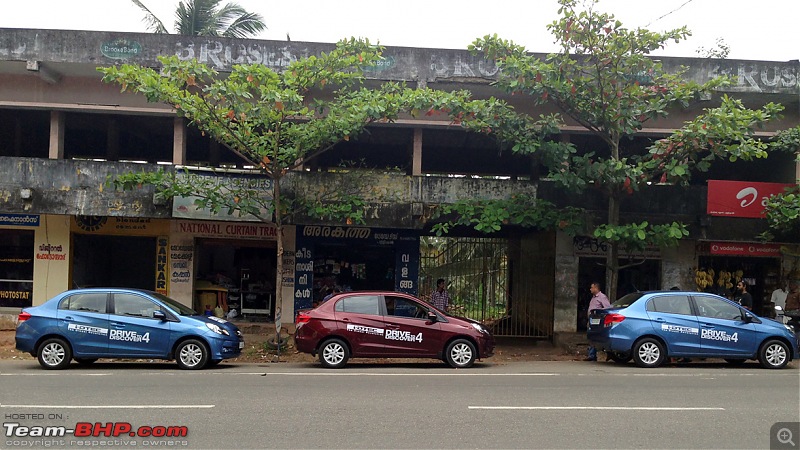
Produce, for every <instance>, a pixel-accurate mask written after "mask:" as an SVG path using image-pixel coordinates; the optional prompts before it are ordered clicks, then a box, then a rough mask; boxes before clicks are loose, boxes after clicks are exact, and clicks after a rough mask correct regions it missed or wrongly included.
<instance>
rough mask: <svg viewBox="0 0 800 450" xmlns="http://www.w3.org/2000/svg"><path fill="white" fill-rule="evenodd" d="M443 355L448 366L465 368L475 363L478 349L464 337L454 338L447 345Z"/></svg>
mask: <svg viewBox="0 0 800 450" xmlns="http://www.w3.org/2000/svg"><path fill="white" fill-rule="evenodd" d="M444 356H445V358H446V360H447V364H449V365H450V367H454V368H456V369H466V368H467V367H470V366H472V364H474V363H475V359H477V357H478V351H477V350H476V349H475V344H473V343H472V342H470V341H468V340H466V339H456V340H455V341H453V342H451V343H450V344H449V345H448V346H447V349H446V350H445V352H444Z"/></svg>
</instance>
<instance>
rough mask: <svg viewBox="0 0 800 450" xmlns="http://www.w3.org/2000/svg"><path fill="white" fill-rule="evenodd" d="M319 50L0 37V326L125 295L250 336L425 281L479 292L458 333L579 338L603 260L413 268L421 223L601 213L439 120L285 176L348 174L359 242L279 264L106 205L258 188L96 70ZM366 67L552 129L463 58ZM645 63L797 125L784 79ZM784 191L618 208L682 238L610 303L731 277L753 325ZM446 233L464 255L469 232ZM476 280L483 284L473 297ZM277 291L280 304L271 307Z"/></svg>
mask: <svg viewBox="0 0 800 450" xmlns="http://www.w3.org/2000/svg"><path fill="white" fill-rule="evenodd" d="M331 47H332V46H331V45H329V44H315V43H302V42H277V41H258V40H235V39H225V38H205V37H204V38H199V37H186V36H174V35H152V34H136V33H111V32H84V31H59V30H22V29H0V171H2V174H3V177H2V179H0V242H2V243H0V250H2V254H0V258H1V259H0V313H6V314H10V315H16V313H17V312H18V311H19V308H21V307H24V306H28V305H32V304H34V305H35V304H40V303H42V302H44V301H45V300H46V299H48V298H50V297H51V296H53V295H54V294H56V293H58V292H61V291H63V290H65V289H69V288H72V287H78V286H99V285H104V286H107V285H125V286H131V287H141V288H147V289H152V290H156V291H159V292H162V293H166V294H167V295H169V296H171V297H174V298H176V299H177V300H179V301H181V302H183V303H185V304H187V305H191V306H192V307H193V308H195V309H198V310H201V309H202V308H203V307H204V306H205V304H208V303H209V302H212V303H213V304H222V305H223V306H224V307H225V309H226V310H230V309H238V310H237V312H238V313H239V315H240V316H244V318H248V317H252V318H253V319H255V320H261V319H265V320H272V319H274V313H275V310H276V307H277V306H280V307H281V308H282V311H283V318H284V319H283V321H284V322H287V321H289V319H288V318H291V317H294V314H293V313H294V311H295V310H297V309H300V308H306V307H310V306H311V305H312V304H313V302H314V301H315V300H318V299H319V298H320V297H321V296H322V295H323V294H324V292H325V291H326V289H328V288H330V287H335V286H340V287H343V288H352V289H387V290H398V291H404V292H409V293H413V294H417V295H422V296H424V295H425V294H426V293H427V292H429V291H430V289H431V287H432V286H431V283H433V280H434V279H435V278H436V277H438V275H437V274H441V275H443V276H445V277H446V278H450V279H453V280H456V279H457V280H460V281H458V283H463V284H461V285H457V286H454V289H458V288H459V286H460V288H461V289H463V292H464V294H463V295H464V296H465V297H467V296H472V293H476V292H478V291H480V295H478V294H475V296H474V298H470V299H469V301H467V300H464V305H465V307H467V305H468V304H469V305H472V306H475V310H474V313H472V312H471V313H470V315H471V316H473V317H475V318H478V319H481V320H484V321H485V322H488V323H492V324H495V325H496V326H497V327H496V328H495V331H496V332H497V333H498V334H506V335H519V336H530V337H537V338H552V337H553V335H554V334H556V333H559V332H572V331H577V330H580V329H581V327H582V326H583V324H584V323H585V317H584V316H583V315H584V314H585V313H584V310H585V307H586V304H588V297H589V294H588V285H589V283H590V282H591V281H595V280H602V279H603V278H604V275H603V274H602V270H603V269H602V268H601V266H600V265H598V264H597V263H598V262H601V261H602V259H603V258H604V256H605V251H606V250H607V248H606V247H605V245H604V244H603V243H602V242H598V241H596V240H594V239H592V238H589V237H572V236H568V235H566V234H564V233H561V232H556V231H552V232H530V231H525V230H515V229H508V230H503V231H502V232H501V233H499V234H497V235H496V236H493V238H499V239H501V243H500V244H497V243H496V242H495V243H494V244H493V247H492V249H493V250H492V252H493V253H492V256H491V257H490V256H487V255H488V254H482V255H481V256H480V257H476V256H475V255H476V253H475V252H476V251H477V250H475V249H476V248H478V246H477V245H473V244H470V245H469V246H468V245H467V244H463V243H462V244H456V243H452V244H448V245H444V246H443V247H442V249H440V251H439V253H438V255H440V256H441V255H445V254H447V255H451V256H452V257H453V258H455V259H454V260H449V261H448V262H446V263H438V267H436V270H433V269H430V268H429V266H428V265H426V264H423V261H429V260H430V261H432V260H433V256H431V254H430V253H429V252H428V251H427V250H425V251H423V250H421V248H423V247H425V246H426V245H428V244H427V242H428V240H429V238H430V236H431V231H430V227H431V223H432V222H431V220H430V219H431V211H433V210H434V209H435V208H436V207H437V205H441V204H447V203H453V202H455V201H458V200H460V199H464V198H504V197H506V196H508V195H509V194H511V193H519V192H525V193H528V194H532V195H535V196H536V197H537V198H542V199H546V200H549V201H551V202H553V203H556V204H557V205H566V204H573V205H578V206H583V207H586V208H588V209H590V210H592V209H594V210H602V209H603V207H602V205H603V202H602V200H601V199H600V198H599V197H597V198H596V197H594V196H593V194H591V193H590V194H587V195H585V196H581V197H580V198H569V197H565V194H563V193H561V192H559V191H558V190H557V189H555V188H554V187H553V186H552V183H550V182H548V181H547V180H540V179H538V178H536V176H535V174H534V172H535V171H534V170H533V169H532V167H531V161H530V160H529V159H526V158H525V157H521V156H516V155H512V154H509V153H498V151H497V149H496V147H495V144H494V143H493V142H492V141H491V139H488V138H486V137H483V136H476V135H468V134H467V133H465V132H464V131H463V130H462V129H460V127H458V126H454V125H453V124H451V123H450V121H449V120H448V119H447V118H446V117H436V116H433V117H428V116H426V117H424V118H403V119H400V120H397V121H396V122H394V123H392V124H383V125H378V126H374V127H371V128H370V130H369V133H367V134H366V135H365V136H361V137H359V138H358V139H353V140H351V141H348V142H345V143H342V144H340V145H338V146H337V147H335V148H334V149H333V150H332V151H329V152H326V153H325V154H324V155H322V156H321V157H320V158H318V159H316V160H314V161H311V162H309V164H308V165H307V167H305V170H303V171H298V172H297V173H293V174H292V178H293V179H294V180H293V182H295V183H296V185H298V186H325V185H331V184H332V183H334V182H335V179H336V177H337V175H336V172H335V170H329V169H331V168H335V167H337V166H338V165H339V164H340V163H341V161H343V160H358V159H361V160H363V161H365V162H366V166H367V167H366V168H365V169H364V171H365V176H366V177H369V182H368V183H367V184H368V185H369V186H370V187H371V189H370V192H366V193H365V196H366V198H367V200H368V206H367V207H366V209H367V211H366V218H367V219H366V222H367V223H366V224H364V225H361V226H352V225H347V224H342V223H331V222H324V221H311V220H298V223H292V224H290V225H289V226H287V227H286V229H285V232H284V238H285V239H284V241H285V242H286V248H285V254H284V258H283V260H282V261H280V262H279V263H276V244H275V233H276V232H275V227H274V225H272V224H268V223H260V222H251V221H248V220H247V218H242V217H234V216H218V215H217V216H215V215H213V214H210V213H208V212H207V211H198V210H196V209H195V208H193V202H192V200H191V199H172V200H168V201H164V200H163V199H159V198H157V197H156V196H154V192H153V190H152V188H151V187H143V188H141V189H138V190H134V191H126V192H120V191H116V190H114V189H113V188H111V187H109V184H108V180H109V179H110V178H113V177H114V176H115V175H118V174H121V173H126V172H130V171H140V170H157V169H158V168H165V169H166V170H178V169H183V168H190V169H191V170H194V171H197V172H198V173H205V174H207V175H208V176H215V177H220V178H221V183H225V182H233V181H232V180H234V179H236V180H239V181H240V180H241V179H245V180H247V182H251V183H258V184H264V183H266V184H268V183H269V182H270V181H269V180H268V179H264V178H263V177H262V176H260V175H258V174H254V173H252V172H250V171H248V170H246V169H245V168H242V167H241V161H239V160H237V158H236V155H234V154H232V153H231V152H229V151H227V150H225V149H224V148H221V146H219V145H217V144H216V143H215V142H213V141H212V140H210V139H208V138H207V137H205V136H203V135H202V134H200V133H199V132H197V131H196V130H195V129H193V128H190V127H187V126H186V125H185V123H184V121H183V120H182V119H180V118H178V117H177V116H176V114H175V112H174V111H173V110H172V109H171V108H169V107H168V106H166V105H162V104H152V103H147V102H146V101H145V99H144V98H143V97H141V96H136V95H133V94H128V93H124V94H123V93H120V92H119V88H118V87H117V86H114V85H107V84H104V83H102V82H101V81H100V74H99V73H98V72H97V70H96V68H97V67H98V66H106V65H111V64H119V63H136V64H140V65H146V66H151V67H157V66H158V62H157V59H156V57H157V56H159V55H177V56H178V57H179V58H183V59H190V58H196V59H198V60H199V61H200V62H203V63H206V64H208V65H210V66H211V67H213V68H215V69H216V70H219V71H221V72H225V71H226V70H230V68H231V66H232V65H233V64H239V63H262V64H265V65H267V66H269V67H271V68H274V69H280V68H282V67H285V66H286V65H287V64H289V63H290V62H291V61H293V60H295V59H297V58H301V57H304V56H308V55H312V54H316V53H319V52H321V51H327V50H330V48H331ZM383 61H384V62H383V63H382V64H381V65H379V66H378V67H376V68H375V69H374V70H372V71H370V72H369V74H368V76H369V78H371V79H374V80H376V81H402V82H405V83H407V84H408V85H410V86H420V87H422V86H427V87H430V88H434V89H443V90H451V89H469V90H471V91H472V92H473V93H474V95H475V96H476V97H478V98H485V97H488V96H496V97H503V98H504V99H505V100H507V101H508V102H509V103H510V104H512V105H513V106H514V107H515V108H517V109H519V110H520V111H524V112H526V113H529V114H536V115H538V114H541V113H546V112H552V111H548V110H547V108H538V109H534V108H532V107H531V106H530V105H529V104H527V103H526V102H525V100H524V99H519V98H515V97H511V96H505V97H504V96H503V95H502V94H501V93H500V92H498V91H496V90H494V88H492V87H491V86H490V85H489V82H490V81H491V80H492V79H494V77H496V75H497V68H496V67H494V66H493V65H492V64H491V63H489V62H486V61H484V60H482V59H480V58H477V57H475V56H472V55H470V54H469V53H468V52H466V51H456V50H439V49H421V48H400V47H395V48H393V47H389V48H387V49H386V50H385V51H384V60H383ZM662 62H663V63H664V65H665V66H666V67H667V68H670V67H674V68H678V67H679V66H688V67H689V68H690V70H689V72H688V73H687V76H689V77H691V78H692V79H694V80H695V81H698V82H703V81H706V80H708V79H710V78H712V77H715V76H717V75H732V76H733V77H734V79H735V80H736V83H734V85H733V86H731V87H729V88H726V89H727V90H726V92H724V93H726V94H728V95H731V96H734V97H737V98H741V99H742V100H743V101H744V102H745V103H746V105H748V106H751V107H758V106H759V105H762V104H765V103H767V102H776V103H781V104H783V105H784V106H785V107H786V109H785V113H784V117H783V119H782V120H780V121H778V122H776V123H774V124H771V125H770V127H771V128H769V129H767V130H764V131H763V132H762V133H761V136H762V137H764V138H765V139H768V138H769V137H770V136H771V135H772V134H774V132H775V131H777V130H780V129H785V128H790V127H793V126H796V125H797V124H799V123H800V89H798V72H799V70H800V64H798V62H797V61H791V62H769V61H735V60H710V59H692V58H662ZM722 93H723V92H721V93H720V94H722ZM712 104H713V101H712V102H711V103H710V104H709V105H708V106H712ZM702 107H707V106H706V105H699V106H697V107H695V108H690V109H687V110H685V111H675V112H674V113H673V114H671V115H670V116H669V119H667V120H662V121H659V122H656V123H653V124H652V125H650V127H649V128H646V129H644V130H642V132H641V136H637V138H636V139H635V140H634V142H633V143H632V144H631V145H632V146H639V147H640V148H645V146H646V145H647V144H648V143H649V142H652V140H653V139H656V138H659V137H664V136H666V135H668V134H670V133H671V131H672V130H673V129H675V128H678V127H680V125H681V124H682V123H683V122H684V121H686V120H689V119H691V118H692V117H694V116H696V115H697V114H698V113H699V111H700V109H699V108H702ZM562 134H563V135H562V136H561V138H562V139H564V140H570V141H572V142H573V143H575V145H576V146H577V147H578V148H579V149H586V148H591V147H592V146H593V145H596V144H597V142H596V141H593V139H592V137H591V136H590V135H588V133H586V132H585V130H583V129H581V127H579V126H577V125H574V124H569V123H567V125H566V126H565V127H563V129H562ZM215 167H225V168H226V169H228V171H227V174H226V175H218V174H215V173H214V172H213V171H212V170H211V169H213V168H215ZM236 170H239V172H236ZM798 179H800V167H798V164H797V162H796V161H795V156H794V155H791V154H785V155H774V156H772V155H771V156H770V158H768V159H766V160H760V161H755V162H748V163H727V162H722V163H720V164H717V165H715V166H714V168H713V169H712V171H711V172H709V173H708V174H705V175H704V176H703V177H702V178H698V179H697V180H693V183H692V186H690V187H689V188H678V187H675V186H654V187H653V189H652V190H650V191H649V192H648V193H647V194H646V195H642V196H640V198H639V197H637V199H636V200H633V201H631V202H627V203H625V204H624V205H623V214H625V215H627V216H630V217H636V218H646V219H648V220H651V221H656V222H658V221H666V220H669V221H670V222H671V221H673V220H675V221H681V222H684V223H687V224H689V225H690V227H689V228H690V233H691V234H690V236H689V238H688V239H684V240H683V241H682V243H681V244H680V246H679V247H678V248H664V249H659V248H654V249H648V250H647V251H645V252H642V253H641V254H636V255H626V256H625V257H626V259H627V260H629V261H631V262H634V261H635V262H637V265H636V266H634V267H632V268H630V269H626V270H625V271H623V272H622V274H621V279H620V285H619V292H620V293H624V292H626V291H630V290H647V289H661V288H669V287H672V286H679V287H681V288H684V289H695V288H696V287H697V286H696V285H695V283H694V279H695V273H696V271H697V270H699V269H701V268H702V269H709V268H710V269H712V270H714V272H715V275H718V274H719V273H720V272H721V271H722V272H726V273H733V274H736V273H737V272H738V271H741V275H740V277H742V278H745V279H747V280H748V281H751V285H752V286H753V289H752V292H753V294H754V298H756V301H757V306H758V308H757V311H759V312H762V313H764V312H768V309H769V304H768V301H769V300H768V299H769V296H770V294H771V291H772V290H774V289H775V288H776V287H777V286H778V285H779V284H780V283H781V280H782V278H785V276H786V274H787V273H789V272H790V271H791V270H794V269H796V268H797V266H798V263H799V261H800V257H799V256H798V254H800V252H799V251H798V247H797V243H798V241H800V237H794V239H792V237H788V238H787V237H784V238H783V239H782V242H781V243H778V244H765V243H760V242H758V241H757V240H756V238H755V236H756V235H758V233H760V232H761V231H764V229H765V225H764V222H763V220H761V219H759V218H758V214H759V213H758V211H756V212H755V213H754V212H753V209H752V208H754V207H757V206H758V205H759V204H760V202H761V198H762V197H763V196H765V195H768V194H767V193H768V192H771V191H770V189H773V191H774V189H775V188H776V186H777V187H780V186H783V185H792V184H796V183H798ZM375 191H379V192H380V195H377V194H375ZM741 192H747V193H751V192H755V193H753V194H752V195H751V194H747V195H751V196H752V197H753V199H752V200H753V201H749V197H748V198H747V199H745V201H742V198H738V199H737V195H739V194H740V193H741ZM371 196H372V197H371ZM748 202H749V203H748ZM745 203H747V205H746V206H745ZM457 234H459V235H460V236H463V237H472V238H474V237H475V236H471V232H470V230H460V231H458V232H457ZM456 247H457V248H459V249H462V250H465V251H464V252H462V253H461V256H459V255H458V253H459V252H454V251H451V250H452V249H453V248H456ZM467 249H469V250H470V252H472V253H469V252H467V251H466V250H467ZM468 254H469V255H472V256H466V255H468ZM437 257H438V256H437ZM459 258H461V259H460V260H459ZM469 260H472V261H482V262H483V266H482V267H481V268H480V270H478V272H480V274H481V277H474V276H468V275H466V273H467V272H468V271H465V270H463V266H464V264H465V261H469ZM276 264H278V265H280V267H276ZM445 267H447V268H449V269H447V270H445ZM459 267H462V269H459ZM472 267H473V268H475V267H478V266H477V265H474V266H472ZM476 270H477V269H476ZM276 271H281V273H283V274H284V276H283V277H282V279H281V283H280V286H274V284H275V283H274V280H275V279H276V278H275V273H276ZM489 273H493V274H495V277H496V278H492V280H496V279H499V280H500V281H492V282H491V283H490V282H487V280H489V279H490V277H489V278H487V277H488V275H487V274H489ZM497 274H500V275H497ZM497 277H499V278H497ZM717 281H718V280H716V279H715V283H716V282H717ZM489 286H491V287H489ZM720 287H721V288H723V289H724V288H725V283H724V282H723V285H722V286H720ZM277 289H281V292H282V297H283V299H284V301H283V304H282V305H276V304H275V299H276V295H275V294H276V292H277ZM220 293H224V295H223V294H220Z"/></svg>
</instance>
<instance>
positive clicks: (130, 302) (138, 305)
mask: <svg viewBox="0 0 800 450" xmlns="http://www.w3.org/2000/svg"><path fill="white" fill-rule="evenodd" d="M160 309H161V308H159V307H158V305H156V304H155V303H153V302H152V301H151V300H149V299H147V298H145V297H142V296H139V295H133V294H114V314H117V315H119V316H133V317H146V318H152V317H153V313H154V312H156V311H159V310H160Z"/></svg>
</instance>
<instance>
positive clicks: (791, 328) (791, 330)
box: [783, 324, 794, 333]
mask: <svg viewBox="0 0 800 450" xmlns="http://www.w3.org/2000/svg"><path fill="white" fill-rule="evenodd" d="M783 326H785V327H786V329H787V330H789V331H790V332H792V333H794V327H793V326H791V325H786V324H783Z"/></svg>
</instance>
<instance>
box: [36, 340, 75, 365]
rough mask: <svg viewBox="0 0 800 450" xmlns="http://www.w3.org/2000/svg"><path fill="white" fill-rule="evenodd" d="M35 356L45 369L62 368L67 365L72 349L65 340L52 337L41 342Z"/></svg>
mask: <svg viewBox="0 0 800 450" xmlns="http://www.w3.org/2000/svg"><path fill="white" fill-rule="evenodd" d="M37 358H38V359H39V364H40V365H41V366H42V367H44V368H45V369H64V368H66V367H67V366H68V365H69V361H70V359H71V358H72V351H71V350H70V348H69V346H68V345H67V343H66V342H64V341H63V340H61V339H58V338H53V339H48V340H46V341H44V342H42V345H40V346H39V350H38V351H37Z"/></svg>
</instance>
